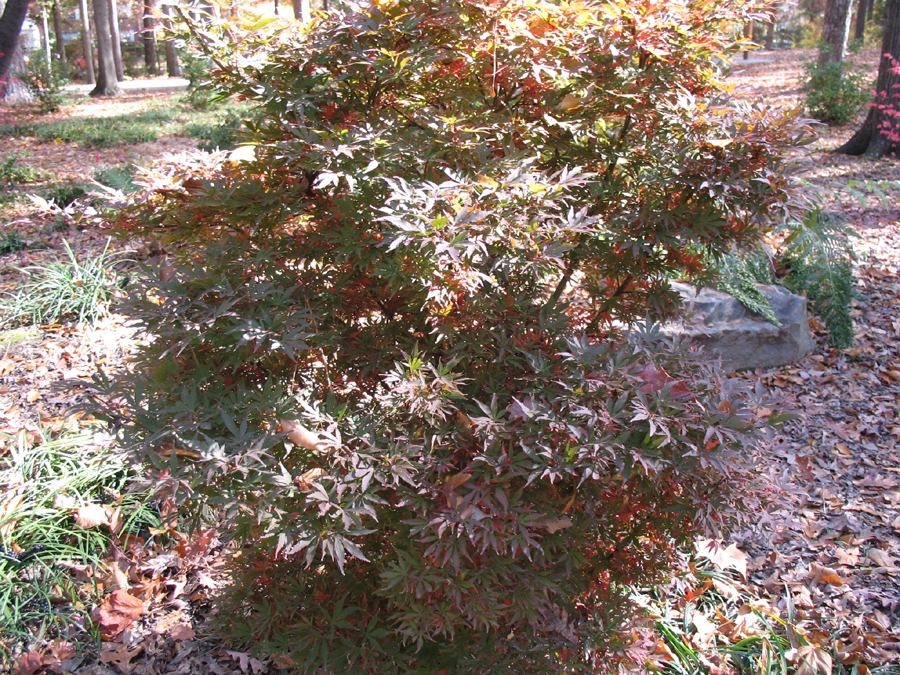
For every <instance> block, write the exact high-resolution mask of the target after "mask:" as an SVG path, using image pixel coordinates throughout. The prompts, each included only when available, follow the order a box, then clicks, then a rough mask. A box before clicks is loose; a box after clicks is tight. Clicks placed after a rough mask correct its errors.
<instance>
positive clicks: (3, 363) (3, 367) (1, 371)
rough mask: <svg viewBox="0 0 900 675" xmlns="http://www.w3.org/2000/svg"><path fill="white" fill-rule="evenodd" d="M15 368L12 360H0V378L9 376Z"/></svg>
mask: <svg viewBox="0 0 900 675" xmlns="http://www.w3.org/2000/svg"><path fill="white" fill-rule="evenodd" d="M15 368H16V362H15V361H13V360H12V359H0V377H3V376H4V375H9V374H10V373H11V372H12V371H13V370H15Z"/></svg>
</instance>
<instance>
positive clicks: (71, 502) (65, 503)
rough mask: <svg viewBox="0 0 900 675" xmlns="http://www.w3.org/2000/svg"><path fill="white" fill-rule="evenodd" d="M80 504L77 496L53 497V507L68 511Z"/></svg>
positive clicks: (60, 495)
mask: <svg viewBox="0 0 900 675" xmlns="http://www.w3.org/2000/svg"><path fill="white" fill-rule="evenodd" d="M77 505H78V500H77V499H75V497H70V496H69V495H62V494H59V495H56V496H55V497H54V498H53V508H54V509H59V510H61V511H67V510H69V509H74V508H75V507H76V506H77Z"/></svg>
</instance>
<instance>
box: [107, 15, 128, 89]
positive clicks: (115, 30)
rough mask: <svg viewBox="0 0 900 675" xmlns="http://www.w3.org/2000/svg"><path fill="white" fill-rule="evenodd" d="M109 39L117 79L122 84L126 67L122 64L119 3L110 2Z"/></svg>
mask: <svg viewBox="0 0 900 675" xmlns="http://www.w3.org/2000/svg"><path fill="white" fill-rule="evenodd" d="M108 15H109V38H110V43H111V45H112V53H113V63H114V64H115V67H116V79H117V80H118V81H119V82H121V81H123V80H124V79H125V66H124V64H123V63H122V38H121V35H120V34H119V3H118V2H117V1H116V0H109V7H108Z"/></svg>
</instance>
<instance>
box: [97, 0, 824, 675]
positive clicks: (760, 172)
mask: <svg viewBox="0 0 900 675" xmlns="http://www.w3.org/2000/svg"><path fill="white" fill-rule="evenodd" d="M751 16H755V15H754V14H753V10H752V7H751V6H749V5H748V4H746V3H743V2H735V0H702V1H699V0H698V1H694V0H691V1H687V0H685V1H670V2H664V3H661V2H655V1H654V2H650V1H649V0H648V1H645V2H644V1H640V2H634V1H631V0H629V1H628V2H625V1H624V0H622V1H614V2H578V3H565V2H563V3H558V4H557V3H541V2H520V1H518V0H512V1H505V2H500V1H497V2H493V1H490V0H487V1H474V0H460V1H456V2H444V1H443V0H415V1H412V0H409V1H405V0H400V1H397V2H393V3H379V4H377V5H376V6H375V7H374V8H373V9H371V10H370V11H369V12H368V13H345V14H332V15H330V16H327V17H326V16H320V17H319V18H318V19H317V20H316V21H315V22H314V23H313V25H312V26H311V27H309V28H308V29H302V28H300V27H297V26H290V27H283V26H280V25H279V24H267V25H261V26H256V27H255V29H254V30H253V31H250V32H245V33H241V32H239V31H237V30H234V29H233V28H229V27H224V26H223V27H222V28H221V29H219V28H216V27H210V26H203V27H200V28H198V29H197V37H198V40H199V41H200V43H201V44H202V46H203V48H204V50H205V52H206V53H207V54H208V55H209V57H210V58H211V59H213V61H214V63H215V64H216V66H215V68H216V69H215V71H214V72H213V73H212V74H213V76H215V77H217V78H218V86H219V87H220V88H221V89H222V90H223V91H228V92H231V93H232V94H236V95H237V96H239V97H242V98H245V99H248V100H252V101H255V102H256V104H257V105H258V106H259V114H256V115H254V118H253V121H251V122H248V124H247V126H248V130H247V135H246V138H245V144H244V145H243V146H242V147H240V148H239V149H238V150H236V151H234V152H232V153H219V154H213V155H198V156H196V157H194V158H192V159H184V158H182V159H171V160H169V161H168V162H167V163H163V164H161V165H159V166H158V167H156V168H155V169H153V170H151V171H148V172H146V173H145V174H144V176H143V181H144V188H143V189H142V190H141V191H140V192H138V193H135V194H133V195H132V196H130V198H129V199H130V204H129V205H127V206H126V208H125V210H124V211H123V214H122V218H121V222H120V225H121V227H122V229H123V230H124V231H125V232H127V233H132V234H140V235H144V236H158V237H161V238H162V239H163V240H165V241H168V242H177V246H175V247H173V253H172V254H171V257H170V259H169V261H168V262H166V263H165V264H164V265H162V266H161V267H160V268H157V269H151V270H148V274H147V276H146V278H145V280H144V281H143V285H142V286H141V287H140V288H138V289H137V291H136V292H135V293H134V295H133V298H132V301H131V305H130V309H131V311H132V313H133V315H134V317H135V318H136V319H137V320H138V321H139V323H140V325H141V326H142V327H143V329H144V330H145V331H146V332H147V334H148V335H149V336H151V339H148V340H147V342H146V344H144V346H143V347H142V349H141V354H140V356H139V358H138V359H137V360H136V361H135V362H134V363H133V364H132V366H131V369H130V371H129V372H128V373H126V374H124V375H122V376H120V377H119V378H118V379H117V380H116V381H113V382H107V381H103V380H102V378H101V384H102V386H103V388H104V389H105V390H106V391H107V393H108V396H107V397H106V399H105V400H106V401H107V402H108V406H109V407H108V409H107V410H106V414H107V415H108V416H109V417H110V418H111V419H115V420H116V421H117V422H118V423H119V424H120V425H121V428H122V429H123V433H124V438H125V440H126V442H127V446H128V448H129V449H130V451H131V452H133V453H136V454H137V455H138V456H139V457H140V458H141V459H142V460H143V461H145V462H147V463H149V464H150V465H151V467H152V469H151V471H152V475H153V476H154V478H153V480H154V481H155V483H156V486H157V487H158V489H159V490H160V491H162V492H163V493H165V494H166V495H167V497H168V498H171V499H173V500H175V501H176V502H178V503H180V504H182V505H183V507H184V512H185V513H191V514H195V515H196V516H197V518H198V519H199V518H208V519H210V520H214V521H216V520H217V521H219V522H224V523H225V525H224V527H226V528H228V530H227V531H228V533H229V534H230V535H231V536H232V537H234V538H235V539H236V540H237V541H239V542H244V543H245V544H247V546H245V547H244V548H243V549H242V550H241V551H240V555H239V556H238V557H236V561H237V562H236V569H235V571H234V574H235V586H234V589H233V592H232V593H231V594H230V595H229V596H228V600H227V602H226V603H225V606H224V609H223V612H226V613H227V619H226V621H225V622H223V623H224V624H227V625H228V626H230V628H229V629H228V630H229V631H230V632H231V635H232V637H237V638H239V639H240V640H242V641H243V642H244V643H246V645H248V646H249V647H251V648H254V649H257V650H259V651H261V652H263V653H268V654H270V655H275V658H276V659H277V660H276V662H277V663H278V664H281V665H282V666H284V667H294V668H296V669H297V670H298V671H299V672H308V673H312V672H323V673H379V674H384V673H413V672H420V673H435V672H448V673H466V672H471V673H481V672H485V673H486V672H490V673H501V672H512V673H525V674H528V673H544V672H559V671H563V670H564V671H566V672H574V671H581V670H582V669H583V670H585V672H596V670H597V669H598V668H602V667H605V666H608V667H610V668H612V667H614V666H615V663H616V660H617V659H620V658H626V657H627V653H628V649H627V647H628V642H629V638H628V634H627V630H623V629H624V628H627V625H628V623H627V621H626V618H627V617H628V616H629V612H628V610H627V606H626V603H625V601H624V600H625V596H626V595H627V587H628V585H630V584H637V583H648V582H652V581H653V580H654V579H658V578H659V577H660V575H661V574H662V573H663V572H664V571H665V569H666V567H667V565H668V564H669V563H670V562H671V560H672V557H673V555H674V552H675V550H676V547H677V545H678V544H680V543H681V542H684V541H686V540H687V539H689V538H691V537H692V536H694V535H695V534H697V533H700V532H709V533H712V532H717V531H719V530H720V529H721V528H723V527H726V526H728V525H731V524H734V523H736V522H739V521H740V520H741V519H742V518H744V517H746V515H747V514H748V513H749V514H751V517H752V518H753V519H757V518H759V517H760V514H761V513H762V511H761V505H760V504H761V503H760V500H761V498H762V496H763V490H764V487H763V486H764V482H763V481H762V470H761V469H760V466H759V446H758V443H757V438H758V436H759V432H760V426H759V424H758V422H756V421H755V418H754V416H753V414H752V413H751V406H752V405H754V401H757V395H756V394H754V395H748V394H744V393H741V391H739V389H738V388H737V387H735V386H731V385H730V384H729V383H728V382H727V381H725V380H724V379H723V378H722V377H721V375H720V374H718V373H717V372H716V371H715V370H714V368H713V367H712V366H710V365H708V364H706V363H704V361H703V360H702V355H698V354H696V353H693V352H691V351H689V350H687V349H685V348H684V347H683V346H679V345H675V344H671V343H668V342H665V341H662V340H660V339H659V338H658V334H657V333H656V329H655V328H653V327H652V326H650V325H649V324H643V320H644V317H651V318H663V317H665V316H667V315H668V314H669V313H671V311H672V309H673V307H674V299H673V297H672V293H671V291H670V290H669V286H668V282H667V281H666V280H667V279H668V278H671V276H672V275H682V276H685V277H688V278H692V279H699V280H703V279H705V278H706V276H707V272H706V270H705V269H704V263H703V261H704V260H708V259H710V257H711V258H712V259H714V258H715V257H716V256H718V255H722V254H724V253H725V252H726V251H728V250H729V249H731V248H733V247H740V246H745V245H752V244H753V243H754V242H756V241H757V240H758V239H759V237H760V235H761V232H763V231H764V229H765V228H766V227H767V225H768V223H769V222H770V221H771V220H772V219H778V218H782V217H783V216H784V213H785V211H786V210H787V209H788V207H790V205H791V204H792V203H794V193H793V190H794V184H793V182H792V181H791V179H790V178H789V177H787V176H786V172H785V167H784V166H783V161H782V159H783V153H784V151H785V149H786V148H787V147H788V146H790V145H791V144H792V143H795V142H799V141H800V140H801V139H802V137H803V136H804V135H805V133H806V130H805V129H804V128H803V127H802V126H800V125H798V122H797V120H796V119H795V118H791V117H784V116H779V114H776V113H773V112H772V111H769V110H764V109H752V108H740V107H737V106H735V105H733V104H731V103H729V102H728V100H727V99H726V98H725V97H724V96H723V94H722V88H721V87H720V86H719V83H718V81H717V79H716V68H715V62H716V59H717V58H718V57H719V56H721V55H722V54H723V53H724V52H725V51H726V50H727V49H728V48H729V47H730V41H731V40H732V36H733V35H735V34H739V32H736V31H735V30H734V28H735V26H737V25H739V24H740V23H741V22H742V21H744V20H745V19H747V18H748V17H751ZM698 251H699V252H701V253H702V255H701V254H698ZM634 320H638V322H639V323H641V325H644V326H645V327H644V328H641V329H634V330H632V331H630V332H626V331H623V330H622V329H621V326H625V325H631V322H633V321H634ZM617 326H618V327H620V328H616V327H617ZM757 403H758V401H757ZM318 668H321V670H317V669H318Z"/></svg>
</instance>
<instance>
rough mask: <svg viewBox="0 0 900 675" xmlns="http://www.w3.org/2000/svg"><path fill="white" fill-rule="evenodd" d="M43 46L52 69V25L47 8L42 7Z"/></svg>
mask: <svg viewBox="0 0 900 675" xmlns="http://www.w3.org/2000/svg"><path fill="white" fill-rule="evenodd" d="M41 46H42V47H43V48H44V58H45V59H46V60H47V67H48V68H50V67H51V63H52V61H51V60H50V59H51V54H50V25H49V24H48V23H47V8H46V7H43V6H41Z"/></svg>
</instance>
